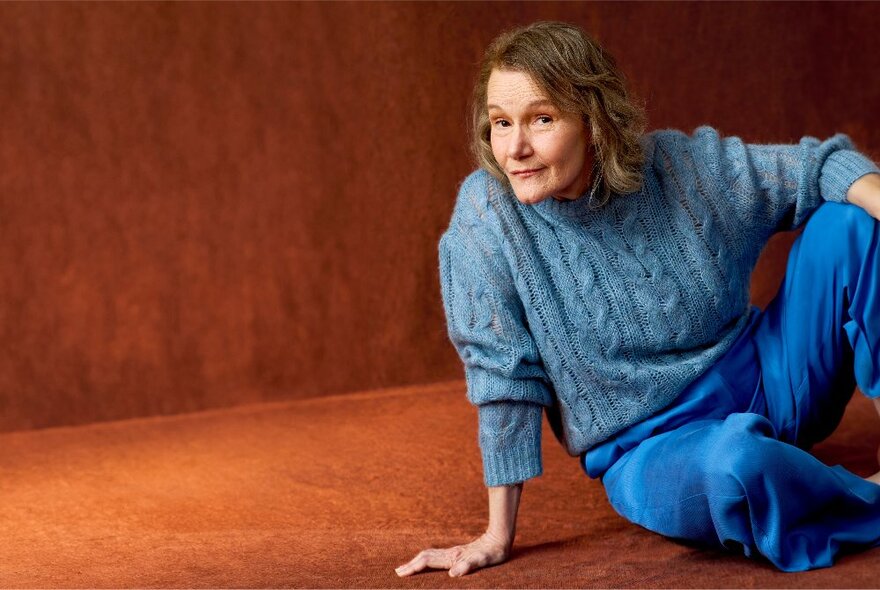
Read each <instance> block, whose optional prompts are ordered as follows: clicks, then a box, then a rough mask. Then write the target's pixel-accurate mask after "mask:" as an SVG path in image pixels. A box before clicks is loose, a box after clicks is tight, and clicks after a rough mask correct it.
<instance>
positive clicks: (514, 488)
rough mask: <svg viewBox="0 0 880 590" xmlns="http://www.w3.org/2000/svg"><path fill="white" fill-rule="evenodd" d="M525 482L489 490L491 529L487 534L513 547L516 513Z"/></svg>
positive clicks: (494, 487) (489, 528)
mask: <svg viewBox="0 0 880 590" xmlns="http://www.w3.org/2000/svg"><path fill="white" fill-rule="evenodd" d="M522 488H523V482H519V483H516V484H511V485H507V486H493V487H489V488H487V489H488V490H489V527H488V529H487V530H486V532H487V533H488V534H490V535H492V536H494V537H497V538H498V539H500V540H502V541H504V542H505V543H508V545H509V546H513V538H514V536H515V535H516V513H517V510H518V509H519V499H520V496H521V495H522Z"/></svg>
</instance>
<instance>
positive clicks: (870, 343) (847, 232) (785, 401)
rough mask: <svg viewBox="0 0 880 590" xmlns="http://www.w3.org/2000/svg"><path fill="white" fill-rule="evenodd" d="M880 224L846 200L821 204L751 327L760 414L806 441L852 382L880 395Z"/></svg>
mask: <svg viewBox="0 0 880 590" xmlns="http://www.w3.org/2000/svg"><path fill="white" fill-rule="evenodd" d="M878 240H880V223H878V222H877V220H875V219H874V218H872V217H871V216H870V215H868V214H867V213H866V212H865V211H864V210H863V209H861V208H859V207H856V206H854V205H844V204H838V203H825V204H823V205H822V206H821V207H819V208H818V209H817V210H816V211H815V212H814V213H813V215H812V216H811V217H810V219H809V221H808V222H807V223H806V225H805V227H804V230H803V232H802V233H801V235H799V236H798V238H797V240H796V241H795V242H794V244H793V246H792V249H791V253H790V254H789V258H788V264H787V268H786V274H785V279H784V281H783V284H782V286H781V287H780V289H779V293H778V294H777V296H776V298H775V299H774V300H773V301H772V302H771V303H770V305H768V307H767V309H766V310H765V311H764V313H763V315H762V317H761V320H760V322H759V324H758V326H757V328H756V330H755V335H754V343H755V345H756V347H757V351H758V356H759V358H760V365H761V372H762V381H763V391H764V394H765V398H766V406H767V407H766V410H767V411H766V414H767V417H768V418H769V419H770V421H771V422H772V423H773V425H774V427H775V428H776V431H777V433H778V437H779V439H780V440H783V441H787V442H791V443H793V444H796V445H798V446H801V447H804V448H808V447H809V446H811V445H812V444H813V443H815V442H818V441H820V440H822V439H823V438H825V437H826V436H828V435H829V434H830V433H831V432H832V431H833V430H834V428H835V427H836V426H837V424H838V423H839V421H840V418H841V417H842V415H843V411H844V408H845V406H846V403H847V401H848V400H849V399H850V397H851V396H852V392H853V389H854V387H855V385H856V383H857V384H858V386H859V388H860V389H861V390H862V391H863V392H864V393H865V394H866V395H868V396H869V397H877V396H880V245H878Z"/></svg>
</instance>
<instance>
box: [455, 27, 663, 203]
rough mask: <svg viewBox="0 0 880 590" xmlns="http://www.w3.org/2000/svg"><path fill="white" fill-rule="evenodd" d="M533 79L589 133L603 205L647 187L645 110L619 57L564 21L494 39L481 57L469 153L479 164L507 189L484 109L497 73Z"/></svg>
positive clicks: (474, 96)
mask: <svg viewBox="0 0 880 590" xmlns="http://www.w3.org/2000/svg"><path fill="white" fill-rule="evenodd" d="M496 69H499V70H514V71H519V72H524V73H526V74H529V75H530V76H531V77H532V79H533V80H534V81H535V83H537V85H538V86H539V87H540V88H541V89H542V90H543V91H544V92H545V93H546V94H547V97H548V98H549V99H550V100H551V102H553V103H554V104H555V105H556V107H557V108H559V109H561V110H563V111H568V112H573V113H578V114H580V115H581V117H582V118H583V121H584V124H585V125H586V126H587V128H588V129H590V130H591V133H592V140H593V148H594V150H595V163H596V164H597V165H598V166H599V172H600V173H599V174H597V178H598V179H599V182H600V186H598V187H596V188H597V192H596V194H597V195H599V196H600V197H601V198H600V201H601V202H602V203H604V202H607V200H608V199H609V198H610V196H611V193H612V192H614V193H618V194H626V193H630V192H635V191H637V190H639V189H640V188H641V186H642V182H643V178H642V165H643V163H644V154H643V150H642V146H641V143H640V141H639V140H640V138H641V136H642V134H643V133H644V131H645V125H646V120H647V118H646V115H645V109H644V106H643V105H642V104H641V103H640V102H638V101H637V100H636V99H635V98H634V97H633V96H632V95H631V94H630V93H629V92H627V88H626V80H625V78H624V76H623V75H622V74H621V72H620V71H618V69H617V65H616V62H615V60H614V58H613V57H612V56H611V55H610V54H608V53H607V52H606V51H605V50H603V49H602V47H601V46H599V44H598V43H596V41H594V40H593V39H592V38H591V37H590V36H589V35H588V34H587V33H585V32H584V31H583V30H581V29H580V28H578V27H576V26H574V25H570V24H568V23H562V22H536V23H533V24H531V25H528V26H525V27H520V28H517V29H513V30H510V31H506V32H504V33H502V34H501V35H499V36H498V37H496V38H495V40H494V41H492V43H491V44H490V45H489V47H488V49H487V50H486V53H485V55H484V56H483V61H482V64H481V66H480V73H479V77H478V79H477V83H476V85H475V86H474V92H473V97H472V100H473V103H472V107H471V109H472V111H471V116H472V127H471V133H472V142H471V150H472V151H473V155H474V157H475V158H476V160H477V164H478V165H479V166H480V167H482V168H485V169H486V170H487V171H488V172H489V173H491V174H492V175H493V176H494V177H496V178H498V179H499V180H500V181H502V182H503V183H504V184H505V185H507V187H508V188H510V184H509V181H508V180H507V177H506V175H505V174H504V171H503V170H502V169H501V167H500V166H499V165H498V162H497V161H496V160H495V156H493V155H492V145H491V143H490V137H491V126H490V123H489V113H488V109H487V107H486V100H487V96H486V95H487V86H488V84H489V76H490V74H491V73H492V70H496Z"/></svg>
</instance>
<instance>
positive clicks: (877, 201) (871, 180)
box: [846, 172, 880, 220]
mask: <svg viewBox="0 0 880 590" xmlns="http://www.w3.org/2000/svg"><path fill="white" fill-rule="evenodd" d="M846 200H847V201H849V202H850V203H852V204H853V205H858V206H859V207H861V208H862V209H864V210H865V211H867V212H868V214H869V215H870V216H871V217H873V218H874V219H877V220H880V174H877V173H876V172H871V173H870V174H865V175H864V176H862V177H861V178H859V179H858V180H856V181H855V182H854V183H853V184H852V186H851V187H849V190H848V191H847V193H846Z"/></svg>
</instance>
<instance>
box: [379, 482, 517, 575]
mask: <svg viewBox="0 0 880 590" xmlns="http://www.w3.org/2000/svg"><path fill="white" fill-rule="evenodd" d="M522 488H523V482H519V483H514V484H510V485H504V486H492V487H489V488H486V489H487V490H489V526H488V528H487V529H486V532H485V533H483V534H482V535H480V536H479V537H477V538H476V539H474V540H473V541H471V542H470V543H468V544H466V545H456V546H455V547H449V548H445V549H434V548H430V549H425V550H424V551H422V552H420V553H419V554H418V555H416V556H415V557H414V558H412V559H411V560H410V561H409V562H408V563H405V564H404V565H402V566H400V567H399V568H397V569H396V570H395V571H396V572H397V575H398V576H401V577H403V576H409V575H412V574H415V573H417V572H420V571H422V570H425V569H429V568H434V569H448V570H449V575H450V576H453V577H457V576H463V575H465V574H467V573H470V572H473V571H475V570H478V569H480V568H482V567H486V566H489V565H497V564H499V563H504V562H505V561H507V559H508V558H509V557H510V552H511V550H512V549H513V538H514V537H515V536H516V513H517V510H518V509H519V499H520V496H521V495H522Z"/></svg>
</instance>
